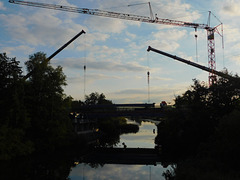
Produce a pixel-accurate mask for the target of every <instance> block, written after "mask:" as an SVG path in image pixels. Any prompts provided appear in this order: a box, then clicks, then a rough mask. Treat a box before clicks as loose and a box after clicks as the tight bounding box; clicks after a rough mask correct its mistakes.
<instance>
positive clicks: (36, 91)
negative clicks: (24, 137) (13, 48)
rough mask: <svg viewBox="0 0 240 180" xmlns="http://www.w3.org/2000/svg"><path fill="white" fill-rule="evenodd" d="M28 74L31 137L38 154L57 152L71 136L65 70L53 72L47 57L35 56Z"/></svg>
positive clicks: (42, 54) (53, 69)
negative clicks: (46, 151)
mask: <svg viewBox="0 0 240 180" xmlns="http://www.w3.org/2000/svg"><path fill="white" fill-rule="evenodd" d="M25 64H26V67H27V71H28V73H30V72H32V75H31V76H30V78H29V80H28V81H27V82H26V87H25V89H26V104H27V108H28V110H29V116H30V118H31V129H30V131H29V136H30V137H31V139H32V141H33V142H34V143H35V146H36V148H37V150H41V149H43V150H46V149H49V148H50V149H52V150H54V149H55V148H56V147H59V146H62V145H64V144H66V143H67V141H68V139H69V136H70V133H71V122H70V119H69V118H68V113H69V112H68V111H70V101H71V100H72V99H71V97H67V96H66V95H65V94H64V93H63V86H65V85H66V76H65V75H64V74H63V72H62V67H60V66H58V67H56V68H53V67H52V66H51V65H50V64H49V62H48V61H47V58H46V54H44V53H42V52H38V53H35V54H33V55H31V56H30V57H29V61H27V62H26V63H25Z"/></svg>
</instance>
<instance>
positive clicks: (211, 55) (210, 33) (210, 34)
mask: <svg viewBox="0 0 240 180" xmlns="http://www.w3.org/2000/svg"><path fill="white" fill-rule="evenodd" d="M9 2H10V3H14V4H19V5H25V6H33V7H40V8H47V9H54V10H60V11H67V12H74V13H81V14H88V15H95V16H103V17H111V18H117V19H125V20H132V21H140V22H146V23H154V24H165V25H172V26H182V27H189V28H194V29H195V30H196V29H205V30H206V31H207V41H208V66H209V68H210V69H212V70H215V69H216V62H215V40H214V33H215V32H217V33H218V34H220V33H219V32H218V30H217V27H218V26H219V25H218V26H216V27H210V23H208V24H199V23H192V22H184V21H177V20H171V19H162V18H158V17H155V18H154V17H153V15H151V17H148V16H140V15H134V14H127V13H119V12H111V11H104V10H99V9H88V8H78V7H70V6H63V5H56V4H47V3H38V2H29V1H19V0H9ZM149 8H150V14H152V12H151V6H150V3H149ZM209 22H210V13H209ZM221 24H222V23H221ZM220 36H222V35H221V34H220ZM215 81H216V76H215V74H214V73H211V72H210V73H209V85H211V84H213V83H214V82H215Z"/></svg>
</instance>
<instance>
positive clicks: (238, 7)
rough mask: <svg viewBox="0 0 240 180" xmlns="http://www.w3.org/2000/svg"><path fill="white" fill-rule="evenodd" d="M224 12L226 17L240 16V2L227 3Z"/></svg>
mask: <svg viewBox="0 0 240 180" xmlns="http://www.w3.org/2000/svg"><path fill="white" fill-rule="evenodd" d="M222 10H223V13H224V14H225V15H229V16H240V2H238V1H234V0H231V1H227V2H226V3H225V5H224V6H223V9H222Z"/></svg>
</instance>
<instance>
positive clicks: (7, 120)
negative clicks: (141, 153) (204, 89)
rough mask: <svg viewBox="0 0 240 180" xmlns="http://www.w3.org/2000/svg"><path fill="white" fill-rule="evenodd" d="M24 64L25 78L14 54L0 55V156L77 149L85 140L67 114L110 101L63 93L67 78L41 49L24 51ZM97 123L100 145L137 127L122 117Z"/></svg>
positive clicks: (102, 95) (0, 158) (136, 129)
mask: <svg viewBox="0 0 240 180" xmlns="http://www.w3.org/2000/svg"><path fill="white" fill-rule="evenodd" d="M25 66H26V70H27V72H26V73H31V75H30V76H29V78H28V79H25V78H24V75H23V68H22V67H20V62H19V61H17V60H16V58H9V57H7V55H6V53H2V54H0V79H1V81H0V96H1V98H0V109H1V110H0V160H9V159H13V158H15V157H20V156H25V155H30V154H33V153H40V152H41V153H52V152H56V151H58V150H64V149H65V150H66V149H71V147H74V148H76V147H79V148H82V144H81V143H84V142H85V141H84V139H81V137H78V136H77V135H76V134H75V133H74V132H73V127H72V121H71V116H70V113H71V112H75V111H78V110H79V109H81V107H82V106H83V105H96V104H112V101H110V100H107V99H106V97H105V95H104V94H103V93H101V94H99V93H97V92H95V93H91V94H89V95H87V96H86V97H85V101H75V100H73V98H72V97H71V96H67V95H66V94H64V90H63V87H64V86H66V85H67V83H66V76H65V75H64V73H63V71H62V67H60V66H58V67H56V68H53V67H52V66H51V65H50V63H49V61H47V57H46V54H44V53H42V52H38V53H35V54H33V55H30V56H29V60H28V61H27V62H25ZM98 126H99V129H100V134H102V136H101V137H102V138H101V137H100V143H101V145H104V146H105V145H113V144H116V143H117V142H118V141H119V135H120V134H121V133H122V132H137V131H138V127H130V126H127V125H126V119H125V118H107V119H106V118H104V119H98ZM81 140H82V141H81ZM74 148H73V149H74Z"/></svg>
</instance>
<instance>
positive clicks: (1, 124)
mask: <svg viewBox="0 0 240 180" xmlns="http://www.w3.org/2000/svg"><path fill="white" fill-rule="evenodd" d="M21 78H22V70H21V67H20V66H19V61H16V58H8V57H7V55H6V53H3V54H0V79H1V81H0V96H1V98H0V109H1V111H0V159H10V158H13V157H15V156H19V155H25V154H28V153H31V152H32V151H33V147H32V143H31V142H30V141H29V140H28V139H27V137H26V133H25V131H26V129H27V128H29V118H28V116H27V109H26V107H25V104H24V82H23V81H22V79H21Z"/></svg>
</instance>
